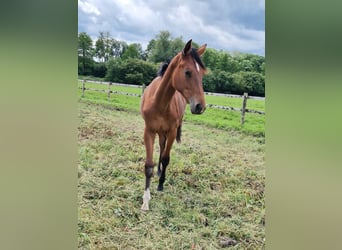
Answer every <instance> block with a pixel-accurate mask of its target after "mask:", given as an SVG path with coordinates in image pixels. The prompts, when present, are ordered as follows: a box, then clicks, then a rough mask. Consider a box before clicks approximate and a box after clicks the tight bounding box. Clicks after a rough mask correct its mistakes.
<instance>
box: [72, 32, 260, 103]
mask: <svg viewBox="0 0 342 250" xmlns="http://www.w3.org/2000/svg"><path fill="white" fill-rule="evenodd" d="M184 45H185V42H184V41H183V39H182V37H176V38H173V37H172V36H171V33H170V32H168V31H160V33H159V34H157V35H156V36H155V37H154V38H153V39H151V40H150V41H149V43H148V45H147V48H146V49H145V50H143V49H142V46H141V44H139V43H132V44H127V43H126V42H124V41H118V40H116V39H114V38H112V37H111V35H110V33H109V32H100V33H99V36H98V38H97V40H96V41H95V42H94V41H93V40H92V39H91V37H90V36H89V35H88V34H87V33H85V32H81V33H79V34H78V74H79V75H84V76H94V77H100V78H103V79H104V80H106V81H112V82H122V83H127V84H136V85H142V84H145V85H148V84H149V83H150V82H151V81H152V79H153V78H154V77H155V76H156V72H157V70H158V68H159V66H160V65H161V63H162V62H165V61H168V60H170V59H172V57H173V56H175V55H176V54H177V53H178V52H179V51H181V49H182V48H183V47H184ZM193 46H194V47H199V45H198V44H197V43H195V42H193ZM202 60H203V62H204V65H205V66H206V67H207V69H208V74H207V75H205V76H204V78H203V87H204V91H207V92H218V93H227V94H239V95H241V94H243V93H244V92H247V93H248V94H249V95H254V96H265V57H263V56H259V55H254V54H248V53H239V52H234V53H229V52H227V51H223V50H216V49H213V48H207V50H206V52H205V53H204V55H203V57H202Z"/></svg>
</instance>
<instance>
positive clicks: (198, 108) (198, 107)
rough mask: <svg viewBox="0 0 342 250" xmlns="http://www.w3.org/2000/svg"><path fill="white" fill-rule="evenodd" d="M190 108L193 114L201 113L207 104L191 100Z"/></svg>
mask: <svg viewBox="0 0 342 250" xmlns="http://www.w3.org/2000/svg"><path fill="white" fill-rule="evenodd" d="M190 110H191V113H192V114H195V115H200V114H202V113H203V112H204V111H205V104H204V105H203V104H201V103H195V102H193V101H192V100H190Z"/></svg>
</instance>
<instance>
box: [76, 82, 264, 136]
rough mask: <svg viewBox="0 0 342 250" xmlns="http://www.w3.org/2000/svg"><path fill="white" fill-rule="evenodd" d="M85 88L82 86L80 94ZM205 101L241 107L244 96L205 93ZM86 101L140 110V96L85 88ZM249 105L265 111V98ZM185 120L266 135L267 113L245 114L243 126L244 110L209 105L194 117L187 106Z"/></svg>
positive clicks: (119, 88)
mask: <svg viewBox="0 0 342 250" xmlns="http://www.w3.org/2000/svg"><path fill="white" fill-rule="evenodd" d="M81 87H82V82H78V88H81ZM86 87H87V88H95V89H105V90H108V85H103V84H96V83H90V82H87V83H86ZM111 90H112V91H121V92H126V93H133V94H141V93H142V89H141V88H134V87H129V86H127V87H126V86H115V85H113V86H111ZM81 93H82V90H81V89H79V96H81ZM205 99H206V102H207V103H210V104H216V105H221V106H230V107H235V108H241V106H242V99H240V98H228V97H222V96H206V97H205ZM82 100H84V101H88V102H91V103H97V104H103V105H107V106H110V107H114V108H117V109H122V110H126V111H133V112H139V105H140V98H139V97H136V96H127V95H121V94H112V95H111V98H110V100H108V94H107V93H103V92H95V91H85V96H84V97H83V98H82ZM247 108H248V109H252V110H259V111H265V101H263V100H254V99H249V100H248V102H247ZM185 120H186V121H192V122H195V123H197V124H205V125H207V126H210V127H213V128H221V129H228V130H235V131H241V132H244V133H247V134H250V135H254V136H261V137H264V135H265V115H259V114H254V113H246V115H245V123H244V125H241V124H240V121H241V113H240V112H237V111H228V110H221V109H216V108H207V109H206V111H205V112H204V113H203V115H200V116H193V115H191V112H190V110H189V107H188V108H187V112H186V115H185Z"/></svg>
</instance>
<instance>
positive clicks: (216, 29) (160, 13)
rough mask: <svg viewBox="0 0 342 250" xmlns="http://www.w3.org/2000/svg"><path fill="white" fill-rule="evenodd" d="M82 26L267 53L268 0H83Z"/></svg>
mask: <svg viewBox="0 0 342 250" xmlns="http://www.w3.org/2000/svg"><path fill="white" fill-rule="evenodd" d="M78 4H79V10H80V11H79V30H80V31H84V32H87V33H88V34H89V35H91V37H96V36H98V34H99V32H100V31H109V32H110V33H111V35H112V36H113V37H114V38H115V39H117V40H123V41H126V42H128V43H132V42H136V43H140V44H142V46H143V47H145V46H146V44H147V43H148V41H150V40H151V39H153V38H154V37H155V36H156V35H157V34H158V33H159V31H161V30H168V31H170V33H171V34H172V36H173V37H179V36H182V37H183V39H184V40H187V39H190V38H192V39H193V40H194V41H195V42H197V43H199V44H203V43H207V44H208V46H209V47H212V48H216V49H224V50H228V51H241V52H248V53H257V54H264V53H265V52H264V51H265V28H264V11H265V1H264V0H239V1H236V0H225V1H222V0H211V1H202V0H187V1H184V0H173V1H166V0H78Z"/></svg>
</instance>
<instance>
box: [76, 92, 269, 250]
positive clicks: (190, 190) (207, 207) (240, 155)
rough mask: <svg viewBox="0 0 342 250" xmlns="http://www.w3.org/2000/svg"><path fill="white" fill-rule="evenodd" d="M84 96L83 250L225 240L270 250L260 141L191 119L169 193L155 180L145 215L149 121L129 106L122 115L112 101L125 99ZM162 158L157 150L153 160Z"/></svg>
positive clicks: (200, 245) (214, 244)
mask: <svg viewBox="0 0 342 250" xmlns="http://www.w3.org/2000/svg"><path fill="white" fill-rule="evenodd" d="M88 94H89V95H88ZM86 96H88V99H87V100H88V101H87V102H84V101H80V102H79V120H80V123H79V128H78V145H79V166H78V171H79V182H78V183H79V184H78V185H79V186H78V201H79V220H78V239H79V248H80V249H220V245H219V242H220V240H222V239H226V238H231V239H234V240H236V242H237V244H236V245H235V246H232V247H231V248H230V249H263V248H264V247H265V242H264V240H265V227H264V223H265V201H264V187H265V183H264V182H265V166H264V149H265V145H264V143H263V140H261V138H260V137H255V136H251V135H248V134H246V133H241V132H238V131H236V130H227V129H226V128H225V127H224V126H223V128H224V129H217V128H214V127H215V126H214V125H213V126H206V125H203V121H199V122H194V121H190V120H188V119H187V118H186V120H185V122H184V125H183V134H182V143H181V144H175V145H174V146H173V150H172V151H171V160H170V165H169V167H168V169H167V177H166V182H165V185H164V192H162V193H160V192H157V191H156V187H157V183H158V178H157V177H154V178H152V183H151V195H152V199H151V202H150V209H151V210H150V211H149V212H147V213H146V212H142V211H141V210H140V206H141V204H142V198H141V197H142V194H143V187H144V178H145V177H144V171H143V168H144V160H145V150H144V145H143V129H144V122H143V119H142V118H141V116H140V115H139V114H138V113H137V112H135V111H129V112H127V110H128V109H129V108H128V107H129V105H128V104H124V103H123V104H122V106H125V107H126V108H127V109H124V111H119V110H117V107H118V105H116V104H115V105H113V104H112V102H114V103H116V102H118V103H119V102H122V101H123V100H121V99H120V100H117V99H115V98H113V100H111V102H109V103H106V100H105V98H98V95H95V94H94V96H92V94H91V92H88V93H86ZM91 97H93V98H94V99H96V97H97V98H98V103H100V104H101V105H96V104H94V103H95V100H92V98H91ZM120 98H123V97H122V96H121V97H120ZM132 98H135V99H132V100H139V98H136V97H132ZM128 100H130V99H128ZM102 101H103V103H104V104H102V103H101V102H102ZM127 102H128V103H129V102H130V101H127ZM132 103H134V102H133V101H132ZM207 111H208V110H207ZM207 111H206V112H207ZM208 115H212V114H210V111H209V113H208ZM215 115H217V114H215ZM190 116H191V117H201V116H193V115H187V117H190ZM203 117H204V115H203ZM220 119H221V118H220ZM196 123H198V124H196ZM216 127H219V126H216ZM157 153H158V147H157V143H156V145H155V155H154V160H155V161H157V158H158V157H157Z"/></svg>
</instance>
